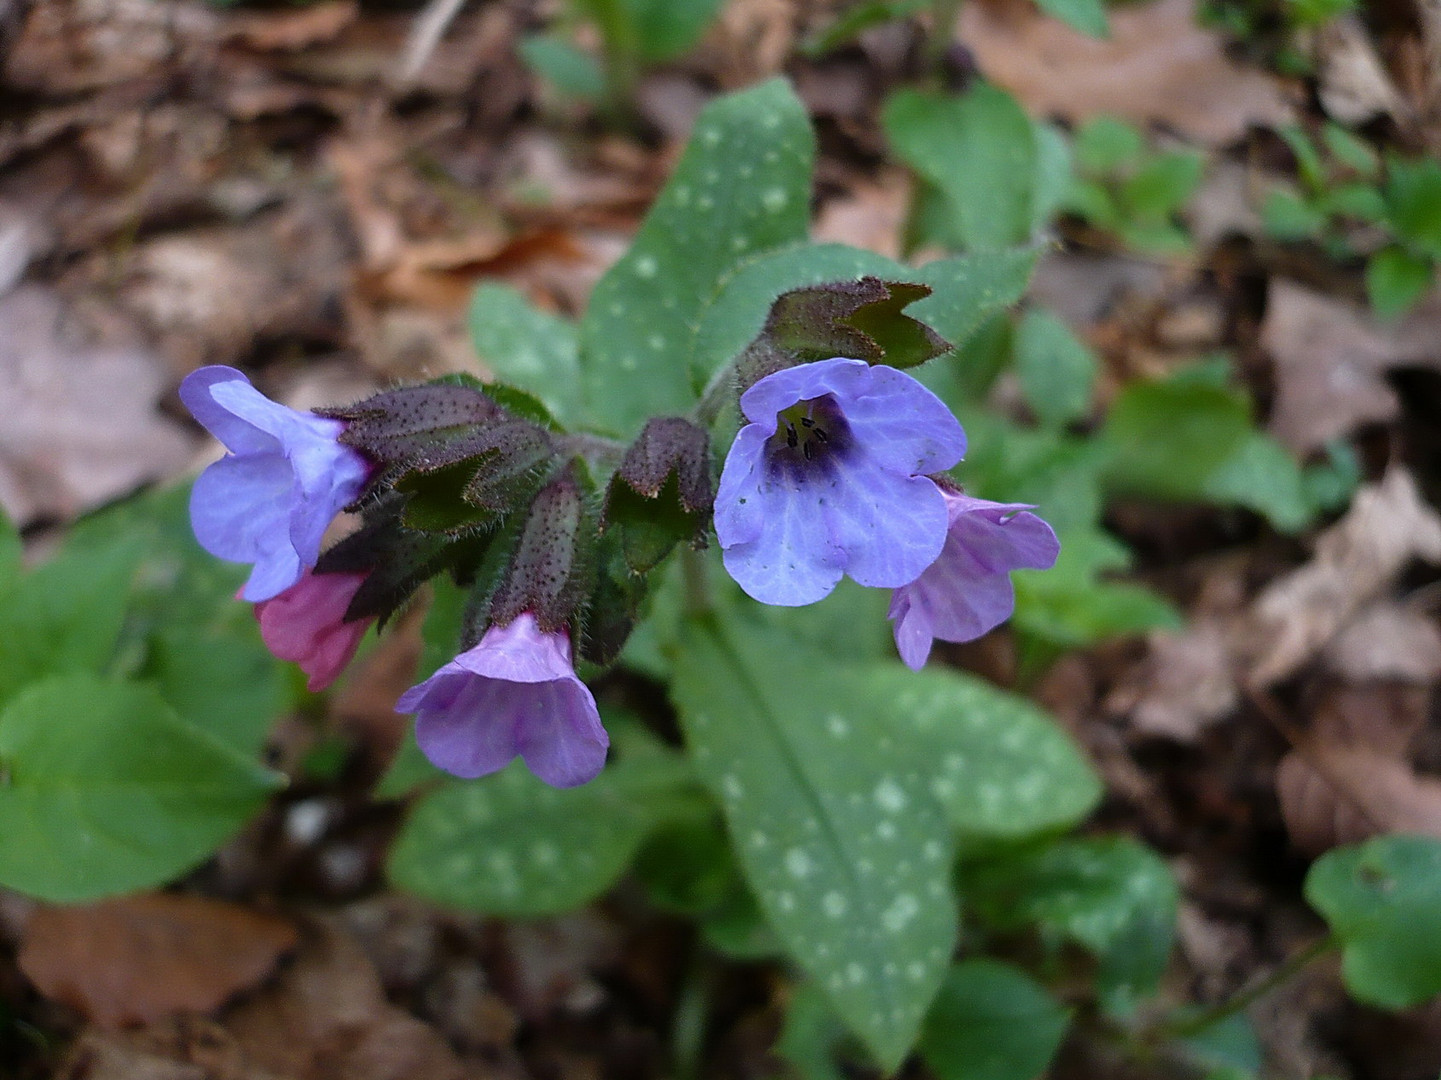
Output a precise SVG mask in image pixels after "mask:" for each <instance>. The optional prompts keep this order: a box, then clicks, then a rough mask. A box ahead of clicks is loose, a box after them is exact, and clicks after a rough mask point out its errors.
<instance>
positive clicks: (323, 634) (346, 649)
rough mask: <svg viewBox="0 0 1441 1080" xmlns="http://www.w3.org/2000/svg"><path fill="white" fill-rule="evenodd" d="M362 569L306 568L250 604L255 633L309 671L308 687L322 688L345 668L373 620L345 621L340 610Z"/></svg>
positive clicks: (284, 657) (347, 603)
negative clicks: (257, 630)
mask: <svg viewBox="0 0 1441 1080" xmlns="http://www.w3.org/2000/svg"><path fill="white" fill-rule="evenodd" d="M364 580H365V575H364V574H317V573H314V572H312V571H310V570H306V571H305V573H304V574H303V575H302V576H301V578H300V580H299V581H297V582H296V583H295V584H294V585H292V586H290V588H288V589H286V590H285V591H284V592H282V593H281V594H280V595H279V596H276V597H273V598H272V599H270V600H262V601H261V602H260V603H258V604H256V605H255V617H256V618H257V619H258V620H260V636H261V637H262V638H263V639H264V640H265V645H266V648H268V649H269V650H270V651H271V652H272V653H274V654H275V655H276V656H277V657H279V658H280V659H281V660H289V661H291V662H293V663H296V664H299V665H300V669H301V670H302V671H304V672H305V673H306V674H307V675H309V676H310V680H309V681H308V682H307V683H306V686H307V687H308V688H309V690H310V692H311V693H315V692H316V691H318V690H324V689H325V688H326V687H327V686H329V685H330V684H331V683H333V682H334V681H335V679H336V677H337V676H338V675H339V674H340V673H341V672H342V671H343V670H345V665H346V664H348V663H350V659H351V657H353V656H354V655H355V650H356V648H358V647H359V645H360V639H361V638H363V637H364V636H365V631H366V630H368V629H369V628H370V624H371V623H372V622H374V621H375V620H374V619H372V618H365V619H356V620H354V621H353V622H346V621H345V611H346V609H347V608H348V607H349V606H350V601H351V600H352V599H353V598H354V596H355V593H356V591H357V590H358V589H359V588H360V585H361V583H362V582H363V581H364Z"/></svg>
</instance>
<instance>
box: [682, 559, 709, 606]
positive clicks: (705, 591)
mask: <svg viewBox="0 0 1441 1080" xmlns="http://www.w3.org/2000/svg"><path fill="white" fill-rule="evenodd" d="M680 568H681V580H682V581H684V583H685V611H686V614H687V615H704V614H706V613H707V612H709V611H711V610H712V609H713V608H714V607H715V598H714V597H713V596H712V595H711V587H710V577H709V575H708V574H707V573H706V565H705V556H704V555H702V554H701V553H700V552H699V551H696V550H695V549H694V548H682V549H681V553H680Z"/></svg>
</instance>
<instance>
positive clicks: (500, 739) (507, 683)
mask: <svg viewBox="0 0 1441 1080" xmlns="http://www.w3.org/2000/svg"><path fill="white" fill-rule="evenodd" d="M395 708H396V711H397V712H413V713H415V714H416V716H415V738H416V741H417V742H418V743H419V744H420V748H421V750H422V751H424V752H425V756H426V757H428V758H429V759H430V761H431V763H432V764H433V765H435V766H436V767H437V768H441V769H444V770H445V771H446V772H448V773H453V774H454V775H456V776H461V777H465V778H466V779H470V778H473V777H477V776H485V775H486V774H488V773H493V772H495V771H497V770H498V769H502V768H504V767H505V766H506V765H508V764H510V762H511V761H513V760H514V759H515V758H516V757H517V756H519V757H521V758H523V759H524V760H525V764H526V766H527V767H528V768H529V769H530V771H531V772H533V773H535V775H536V776H538V777H540V778H541V779H542V780H544V781H545V782H546V783H547V784H550V785H552V786H553V787H575V786H576V785H577V784H584V783H585V782H586V781H588V780H591V779H593V778H594V777H595V775H596V773H598V772H600V770H601V766H603V765H604V764H605V752H606V748H607V747H608V746H609V745H610V737H609V736H608V735H606V732H605V728H604V727H602V726H601V722H600V713H599V711H597V709H596V706H595V698H594V697H592V696H591V692H590V690H589V689H588V688H587V687H586V685H585V683H583V682H581V681H580V679H579V678H577V677H576V674H575V668H574V667H573V665H572V663H571V654H570V637H569V635H567V634H566V633H565V632H564V631H563V630H562V631H556V632H554V633H549V634H548V633H544V632H542V631H541V629H540V627H539V625H538V624H537V623H536V620H535V616H534V615H533V614H532V613H530V612H528V611H527V612H525V613H523V614H521V615H519V616H517V617H516V618H515V619H514V620H512V621H511V622H510V623H508V624H507V625H505V626H495V625H492V626H491V627H490V629H489V630H487V631H486V632H485V635H484V636H483V637H482V638H481V639H480V644H479V645H477V646H475V648H473V649H470V650H468V651H466V652H463V653H461V654H460V655H459V656H457V657H456V658H455V659H454V660H452V661H451V662H450V663H448V664H446V665H445V666H444V667H442V668H441V669H440V670H439V671H437V672H436V673H435V674H434V675H432V676H431V677H430V678H428V679H426V680H425V682H423V683H420V684H419V685H418V686H412V687H411V688H410V689H409V690H407V691H406V692H405V693H404V694H402V695H401V696H400V700H399V701H398V702H397V703H396V706H395Z"/></svg>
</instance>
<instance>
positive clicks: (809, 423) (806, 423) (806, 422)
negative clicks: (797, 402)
mask: <svg viewBox="0 0 1441 1080" xmlns="http://www.w3.org/2000/svg"><path fill="white" fill-rule="evenodd" d="M815 426H816V422H815V421H814V420H812V419H811V418H810V417H809V416H802V417H801V427H815Z"/></svg>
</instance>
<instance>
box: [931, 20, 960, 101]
mask: <svg viewBox="0 0 1441 1080" xmlns="http://www.w3.org/2000/svg"><path fill="white" fill-rule="evenodd" d="M960 13H961V0H931V36H930V38H929V39H927V41H926V68H927V69H928V71H929V72H930V73H931V75H932V76H933V77H934V78H936V79H937V80H938V81H941V82H944V81H945V79H944V76H945V72H944V71H943V70H942V68H941V65H942V64H944V63H945V60H946V51H947V50H948V49H949V48H950V47H951V40H952V39H953V38H954V37H955V36H956V19H957V17H958V16H959V15H960Z"/></svg>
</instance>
